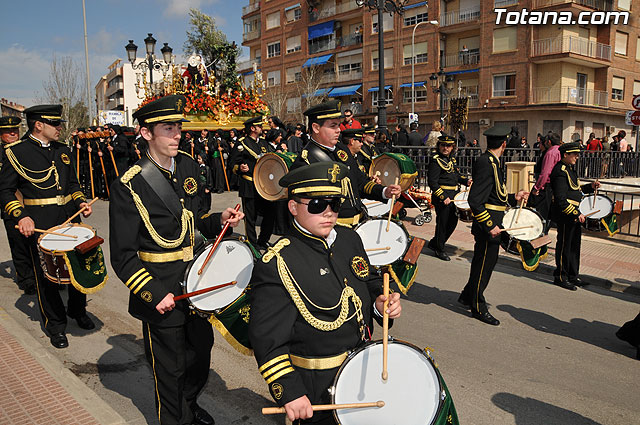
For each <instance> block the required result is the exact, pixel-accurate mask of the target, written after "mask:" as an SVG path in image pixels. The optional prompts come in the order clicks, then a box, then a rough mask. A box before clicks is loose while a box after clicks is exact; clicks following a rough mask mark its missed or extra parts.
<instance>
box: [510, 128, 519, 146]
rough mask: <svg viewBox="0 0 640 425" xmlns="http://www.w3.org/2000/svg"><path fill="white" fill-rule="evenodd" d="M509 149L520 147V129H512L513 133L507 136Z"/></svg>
mask: <svg viewBox="0 0 640 425" xmlns="http://www.w3.org/2000/svg"><path fill="white" fill-rule="evenodd" d="M507 147H508V148H519V147H520V131H518V127H515V126H513V127H511V132H510V133H509V135H508V136H507Z"/></svg>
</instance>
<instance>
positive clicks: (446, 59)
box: [442, 52, 480, 68]
mask: <svg viewBox="0 0 640 425" xmlns="http://www.w3.org/2000/svg"><path fill="white" fill-rule="evenodd" d="M479 63H480V52H460V53H458V54H455V55H446V56H443V58H442V67H443V68H446V67H450V66H465V65H477V64H479Z"/></svg>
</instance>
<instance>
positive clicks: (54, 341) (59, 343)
mask: <svg viewBox="0 0 640 425" xmlns="http://www.w3.org/2000/svg"><path fill="white" fill-rule="evenodd" d="M49 340H50V341H51V345H53V346H54V347H56V348H67V347H68V346H69V340H68V339H67V336H66V335H65V334H64V333H62V332H58V333H56V334H52V335H51V336H50V337H49Z"/></svg>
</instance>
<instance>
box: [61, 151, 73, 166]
mask: <svg viewBox="0 0 640 425" xmlns="http://www.w3.org/2000/svg"><path fill="white" fill-rule="evenodd" d="M60 159H61V160H62V162H64V163H65V164H67V165H69V164H71V160H70V159H69V157H68V156H67V154H66V153H63V154H62V155H60Z"/></svg>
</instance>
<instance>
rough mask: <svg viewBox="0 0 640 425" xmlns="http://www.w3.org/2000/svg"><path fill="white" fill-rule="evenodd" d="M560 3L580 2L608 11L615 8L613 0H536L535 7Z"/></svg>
mask: <svg viewBox="0 0 640 425" xmlns="http://www.w3.org/2000/svg"><path fill="white" fill-rule="evenodd" d="M558 4H579V5H581V6H586V7H590V8H592V9H596V10H603V11H607V12H608V11H611V10H613V1H612V0H534V1H533V8H534V9H541V8H543V7H549V6H556V5H558Z"/></svg>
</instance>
